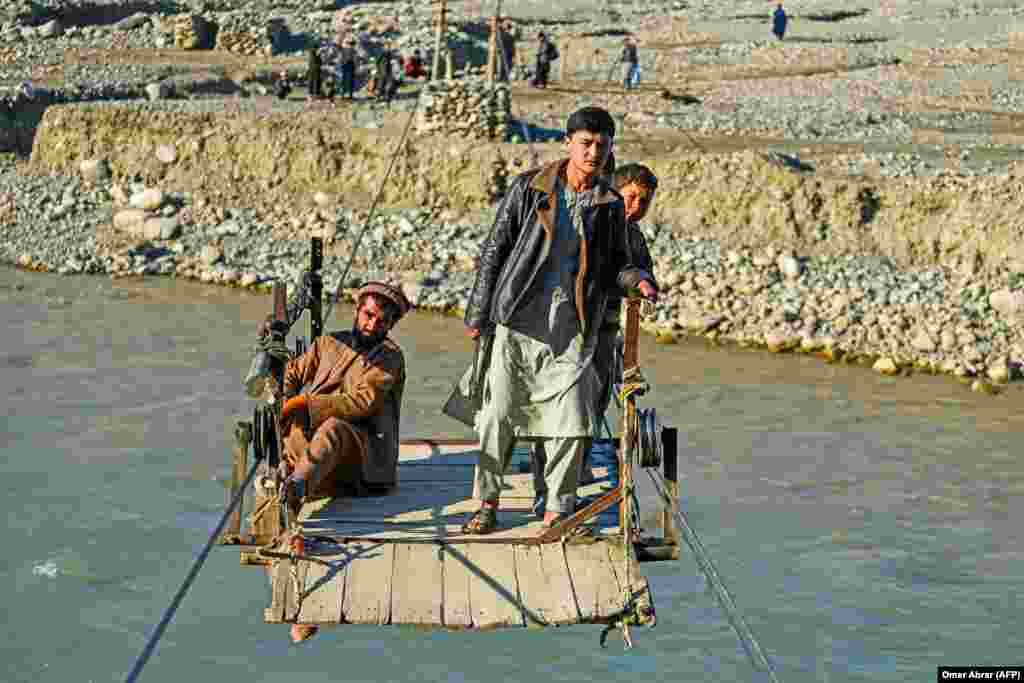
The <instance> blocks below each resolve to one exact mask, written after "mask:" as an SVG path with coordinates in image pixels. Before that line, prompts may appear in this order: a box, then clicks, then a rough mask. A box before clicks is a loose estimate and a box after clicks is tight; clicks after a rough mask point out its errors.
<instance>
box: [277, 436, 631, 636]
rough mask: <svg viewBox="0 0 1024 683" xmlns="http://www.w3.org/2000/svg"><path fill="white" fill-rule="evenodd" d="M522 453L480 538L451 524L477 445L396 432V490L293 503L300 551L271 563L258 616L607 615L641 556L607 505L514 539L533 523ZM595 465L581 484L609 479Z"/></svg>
mask: <svg viewBox="0 0 1024 683" xmlns="http://www.w3.org/2000/svg"><path fill="white" fill-rule="evenodd" d="M528 453H529V451H528V450H526V449H525V448H524V449H517V454H516V456H515V457H514V458H513V460H512V463H511V465H510V468H509V474H507V475H506V477H505V486H506V490H505V492H504V493H503V494H502V500H501V508H500V511H499V515H498V521H499V527H500V528H499V530H498V531H497V532H495V533H494V534H491V535H488V536H486V537H483V538H486V539H488V540H487V541H486V542H479V539H480V538H481V537H472V536H471V537H466V536H464V535H462V534H461V532H460V530H459V529H460V527H461V525H462V524H463V523H464V522H465V521H466V520H467V519H468V518H469V516H470V515H471V514H472V512H473V511H474V510H476V509H477V507H478V506H479V502H478V501H477V500H475V499H473V497H472V496H473V482H474V476H475V464H476V462H477V456H478V453H477V451H476V449H475V445H466V444H463V445H460V444H450V443H449V444H424V443H421V444H408V443H403V445H402V451H401V459H400V464H399V469H398V478H399V485H398V488H397V489H396V490H395V492H394V494H392V495H388V496H380V497H369V498H335V499H325V500H321V501H314V502H312V503H309V504H307V505H306V506H305V507H304V508H303V510H302V512H301V513H300V520H301V522H302V525H303V531H304V535H305V536H306V538H307V539H308V543H307V548H306V553H305V555H304V556H303V558H301V559H298V560H296V561H294V562H293V561H291V560H288V559H279V560H278V561H276V562H274V564H273V565H272V566H271V568H270V574H271V593H272V598H271V605H270V607H269V608H268V609H267V610H266V611H265V615H264V616H265V620H266V621H267V622H269V623H284V622H287V623H305V624H339V623H349V624H379V625H382V624H394V625H397V624H410V625H430V626H438V627H445V628H496V627H503V626H521V627H522V626H534V625H537V626H543V625H550V624H573V623H599V622H606V621H609V620H611V619H613V618H614V617H615V616H616V615H617V614H619V613H620V611H621V610H622V609H623V606H624V602H625V599H624V594H625V590H626V587H627V573H628V576H629V578H630V579H631V585H632V586H633V588H634V590H642V586H641V585H640V583H639V582H641V581H642V577H641V573H640V565H639V563H638V562H637V561H636V559H635V558H632V559H631V560H630V561H629V563H628V565H627V561H626V559H625V557H624V554H625V549H624V547H623V544H622V539H621V536H620V535H619V530H618V528H617V524H618V511H617V507H616V508H613V509H612V510H610V511H609V512H607V513H604V514H602V515H599V516H598V517H597V518H596V519H595V520H594V521H593V522H591V523H590V524H588V525H587V528H588V530H589V532H590V533H588V534H586V535H582V536H574V537H572V538H570V539H568V540H567V541H566V542H564V543H560V542H559V543H551V544H546V545H543V546H537V545H525V544H523V543H522V542H521V541H522V539H526V538H528V537H532V536H534V535H536V534H537V533H539V531H540V522H539V520H537V519H536V518H535V517H534V516H533V515H532V513H531V512H530V507H531V505H532V503H533V498H534V489H533V483H532V476H531V475H530V474H529V460H528ZM595 474H596V475H597V476H598V480H597V482H595V483H594V484H591V485H589V486H587V487H583V488H581V489H580V494H581V495H584V496H586V495H599V494H600V493H603V492H604V491H606V490H608V489H610V488H611V485H610V484H609V483H608V482H607V481H602V475H603V474H604V472H603V471H602V470H601V469H597V470H596V471H595ZM490 539H495V540H497V539H502V540H504V541H506V542H505V543H500V542H494V541H492V540H490ZM517 541H519V542H517ZM281 550H283V551H285V552H287V549H286V548H282V549H281Z"/></svg>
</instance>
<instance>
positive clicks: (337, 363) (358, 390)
mask: <svg viewBox="0 0 1024 683" xmlns="http://www.w3.org/2000/svg"><path fill="white" fill-rule="evenodd" d="M356 302H357V303H356V313H355V322H354V323H353V325H352V329H351V331H348V332H335V333H333V334H326V335H323V336H322V337H319V338H318V339H317V340H316V341H315V342H314V343H313V345H312V346H311V347H310V348H309V350H308V351H306V353H304V354H303V355H302V356H300V357H298V358H295V359H294V360H292V361H290V362H289V363H288V365H287V366H286V368H285V376H284V392H285V399H286V401H285V404H284V408H283V410H282V411H281V417H282V430H283V432H284V434H285V439H284V442H285V445H284V457H283V460H284V463H283V467H284V468H285V474H286V476H287V478H286V479H285V481H284V484H283V486H282V489H283V491H282V494H283V496H285V497H286V499H287V500H288V505H289V507H290V508H291V509H292V511H293V512H294V513H296V514H297V513H298V510H299V508H300V507H301V503H302V499H303V498H304V497H305V498H308V499H314V498H323V497H328V496H337V495H344V494H346V493H348V494H354V495H360V494H362V493H365V492H366V491H367V490H368V489H369V490H373V489H383V488H388V487H391V486H393V485H394V484H395V476H396V470H397V466H398V434H399V431H398V427H399V417H400V408H401V403H402V392H403V390H404V388H405V379H406V375H405V357H404V355H403V354H402V350H401V348H399V346H398V345H397V344H396V343H395V342H394V341H392V340H391V339H390V338H389V337H388V333H389V332H390V331H391V328H392V327H394V325H395V323H397V322H398V320H399V319H400V318H401V317H402V316H403V315H405V313H406V312H407V311H408V310H409V308H410V307H411V306H410V304H409V302H408V300H406V298H405V296H404V295H403V294H402V292H401V290H399V289H398V288H396V287H392V286H391V285H387V284H384V283H380V282H371V283H369V284H367V285H365V286H364V287H363V288H362V289H360V290H359V293H358V295H357V299H356ZM315 632H316V627H315V626H311V625H305V624H295V625H294V626H293V627H292V640H294V641H296V642H298V641H300V640H305V639H306V638H309V637H310V636H312V635H313V634H314V633H315Z"/></svg>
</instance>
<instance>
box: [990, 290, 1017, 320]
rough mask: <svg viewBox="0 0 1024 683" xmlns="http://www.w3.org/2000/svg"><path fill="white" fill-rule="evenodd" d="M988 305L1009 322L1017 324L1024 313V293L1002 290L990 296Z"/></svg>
mask: <svg viewBox="0 0 1024 683" xmlns="http://www.w3.org/2000/svg"><path fill="white" fill-rule="evenodd" d="M988 305H989V306H991V307H992V308H993V309H995V310H996V311H997V312H998V313H999V314H1000V315H1001V316H1003V317H1004V318H1006V319H1007V320H1010V321H1013V322H1016V321H1017V320H1019V319H1020V317H1021V314H1022V312H1024V291H1010V290H1008V289H1000V290H998V291H995V292H992V293H991V294H989V296H988Z"/></svg>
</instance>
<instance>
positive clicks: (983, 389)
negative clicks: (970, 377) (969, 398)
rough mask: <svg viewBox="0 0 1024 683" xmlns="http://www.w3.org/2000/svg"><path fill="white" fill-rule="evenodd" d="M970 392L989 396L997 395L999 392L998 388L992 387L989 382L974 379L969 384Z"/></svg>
mask: <svg viewBox="0 0 1024 683" xmlns="http://www.w3.org/2000/svg"><path fill="white" fill-rule="evenodd" d="M971 391H973V392H974V393H976V394H989V395H991V396H994V395H996V394H998V393H999V392H1000V391H1001V390H1000V389H999V387H997V386H995V385H993V384H992V383H991V382H986V381H984V380H980V379H976V380H974V381H973V382H971Z"/></svg>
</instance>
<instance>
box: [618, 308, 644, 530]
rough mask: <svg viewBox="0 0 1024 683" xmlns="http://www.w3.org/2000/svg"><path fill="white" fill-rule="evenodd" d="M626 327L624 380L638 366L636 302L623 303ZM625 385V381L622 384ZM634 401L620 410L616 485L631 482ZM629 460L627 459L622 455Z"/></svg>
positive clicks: (622, 521) (622, 510)
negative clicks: (620, 425) (617, 482)
mask: <svg viewBox="0 0 1024 683" xmlns="http://www.w3.org/2000/svg"><path fill="white" fill-rule="evenodd" d="M625 306H626V323H625V329H624V334H623V346H622V372H623V377H624V378H625V377H627V376H628V373H629V371H630V370H633V369H635V368H636V367H637V366H638V365H639V363H640V360H639V358H640V349H639V344H640V299H636V298H629V299H626V301H625ZM623 381H625V380H623ZM635 426H636V398H635V397H633V396H627V397H626V401H625V404H624V405H623V406H622V431H621V434H622V440H621V441H620V443H619V481H620V482H622V483H623V485H624V484H625V483H626V482H627V481H629V480H632V478H633V470H632V460H633V457H634V455H635V454H634V452H633V448H634V442H635V440H636V433H635V430H634V427H635ZM627 453H628V454H629V455H630V457H627V456H626V454H627ZM627 505H629V500H628V499H627V498H626V497H625V496H623V498H622V502H621V503H620V504H619V530H620V532H621V533H623V534H624V533H626V506H627Z"/></svg>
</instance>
